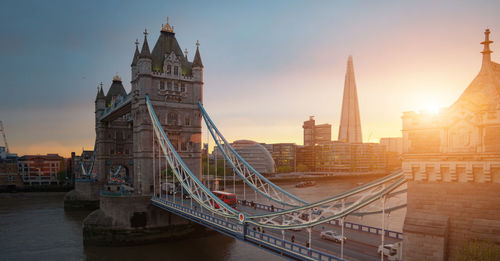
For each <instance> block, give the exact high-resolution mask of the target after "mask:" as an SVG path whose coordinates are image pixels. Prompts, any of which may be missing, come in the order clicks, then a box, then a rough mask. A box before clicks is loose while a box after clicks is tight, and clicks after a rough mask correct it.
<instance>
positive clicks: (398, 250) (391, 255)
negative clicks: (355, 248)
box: [377, 242, 403, 261]
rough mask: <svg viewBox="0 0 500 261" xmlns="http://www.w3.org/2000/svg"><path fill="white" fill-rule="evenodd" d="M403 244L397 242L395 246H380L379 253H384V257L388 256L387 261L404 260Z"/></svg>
mask: <svg viewBox="0 0 500 261" xmlns="http://www.w3.org/2000/svg"><path fill="white" fill-rule="evenodd" d="M402 246H403V243H402V242H397V243H394V244H386V245H383V246H382V245H380V246H378V251H377V252H378V253H379V254H380V253H382V251H383V252H384V256H387V260H389V261H397V260H402V259H403V249H402Z"/></svg>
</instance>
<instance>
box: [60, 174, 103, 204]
mask: <svg viewBox="0 0 500 261" xmlns="http://www.w3.org/2000/svg"><path fill="white" fill-rule="evenodd" d="M100 189H101V185H100V184H99V183H97V182H92V181H91V180H84V181H75V189H73V190H71V191H70V192H68V193H66V195H65V196H64V210H94V209H98V208H99V190H100Z"/></svg>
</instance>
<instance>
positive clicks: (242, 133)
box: [0, 1, 500, 157]
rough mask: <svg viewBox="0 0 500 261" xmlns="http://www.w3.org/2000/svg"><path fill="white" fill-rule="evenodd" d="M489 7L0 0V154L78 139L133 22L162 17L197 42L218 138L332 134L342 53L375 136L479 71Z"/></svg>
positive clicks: (70, 144) (71, 145)
mask: <svg viewBox="0 0 500 261" xmlns="http://www.w3.org/2000/svg"><path fill="white" fill-rule="evenodd" d="M498 10H500V3H499V2H498V1H440V2H437V1H415V2H413V1H412V2H410V1H408V2H398V1H377V2H374V1H349V2H347V1H346V2H335V1H315V2H313V4H311V3H310V2H303V1H272V2H267V1H252V2H246V1H217V2H215V3H212V2H204V1H150V2H147V3H143V2H137V1H106V2H105V3H102V2H97V1H85V2H76V1H75V2H68V1H50V2H49V1H43V2H41V1H6V2H5V3H3V8H2V9H1V10H0V14H1V15H0V23H1V25H0V33H1V35H2V37H1V38H0V55H1V57H2V59H0V76H1V79H2V83H1V84H0V90H1V95H0V120H2V121H3V123H4V127H5V130H6V133H7V139H8V142H9V147H10V150H11V152H13V153H18V154H20V155H23V154H46V153H59V154H60V155H63V156H66V157H67V156H69V154H70V152H71V151H75V152H76V153H77V154H79V153H81V150H82V148H85V149H92V147H93V144H94V137H95V131H94V99H95V95H96V87H97V85H98V84H99V82H101V81H102V82H103V83H104V91H105V92H107V90H108V88H109V86H110V85H111V81H112V78H113V76H114V75H115V73H116V72H118V73H119V75H120V76H121V78H122V79H123V83H124V86H125V89H126V90H127V91H130V63H131V61H132V56H133V51H134V48H135V45H134V42H135V39H136V38H138V39H139V41H140V42H141V45H142V38H143V35H142V32H143V31H144V28H147V29H148V32H150V34H149V37H148V41H149V44H150V47H151V48H153V46H154V43H155V42H156V39H157V38H158V35H159V32H160V29H161V24H162V23H165V20H166V17H167V16H169V17H170V23H171V24H172V25H174V26H175V33H176V38H177V40H178V42H179V44H180V46H181V48H182V49H183V50H184V48H187V49H188V51H189V53H188V56H189V59H190V60H192V58H193V55H194V51H195V43H196V41H197V40H199V41H200V53H201V58H202V60H203V64H204V66H205V68H204V83H205V85H204V104H205V108H206V109H207V110H208V112H209V114H210V115H211V117H212V119H213V120H214V122H215V124H217V126H218V128H219V129H220V130H221V131H222V133H223V134H224V135H225V136H226V138H228V140H230V141H234V140H238V139H250V140H255V141H258V142H266V143H275V142H295V143H297V144H302V123H303V121H305V120H307V119H308V118H309V116H310V115H314V116H315V119H316V122H317V123H319V124H321V123H329V124H332V125H333V126H332V138H333V139H336V137H337V136H338V127H339V122H340V111H341V106H342V104H341V102H342V91H343V86H344V76H345V72H346V64H347V57H348V56H349V55H352V56H353V61H354V72H355V77H356V85H357V92H358V98H359V110H360V115H361V126H362V133H363V140H364V141H365V142H378V140H379V138H381V137H397V136H401V116H402V113H403V112H404V111H412V110H413V111H419V110H424V109H433V108H438V107H446V106H449V105H451V104H452V103H453V102H454V101H455V100H456V99H457V98H458V97H459V95H460V94H461V93H462V92H463V90H465V88H466V87H467V85H468V84H469V83H470V82H471V81H472V79H473V77H474V76H475V75H476V74H477V73H478V71H479V69H480V64H481V54H480V51H481V50H482V46H481V45H480V44H479V43H480V42H481V41H482V40H483V38H484V35H483V32H484V29H486V27H489V28H490V29H491V31H492V33H491V40H493V41H494V42H495V43H493V44H492V50H493V54H492V60H494V61H497V62H498V61H500V59H499V58H497V57H499V56H498V52H500V48H497V45H498V43H499V42H500V19H498ZM204 134H206V132H204ZM203 142H206V137H204V138H203ZM210 144H211V145H210V147H212V146H213V142H212V141H211V142H210ZM0 146H3V140H0Z"/></svg>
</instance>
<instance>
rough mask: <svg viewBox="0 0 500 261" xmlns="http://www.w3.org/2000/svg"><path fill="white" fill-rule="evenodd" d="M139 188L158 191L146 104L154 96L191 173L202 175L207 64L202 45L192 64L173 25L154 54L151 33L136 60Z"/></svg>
mask: <svg viewBox="0 0 500 261" xmlns="http://www.w3.org/2000/svg"><path fill="white" fill-rule="evenodd" d="M131 67H132V78H131V79H132V81H131V83H132V108H131V116H132V120H133V140H134V144H133V155H134V171H133V172H134V180H135V182H134V188H135V191H136V193H137V194H140V195H149V194H150V193H152V191H153V187H152V186H153V183H154V182H153V176H152V173H153V170H152V165H153V162H152V156H153V155H152V140H153V136H152V135H153V132H152V124H151V119H150V116H149V114H148V110H147V107H146V104H145V97H146V94H147V95H148V96H149V98H150V100H151V102H152V104H153V107H154V109H155V112H156V115H157V117H158V119H159V121H160V123H161V124H162V126H163V128H164V130H165V132H166V133H167V136H168V138H169V139H170V141H171V142H172V144H173V146H174V148H175V149H176V151H177V152H178V153H179V155H180V156H181V158H182V159H183V160H184V162H185V163H186V164H187V166H188V167H189V168H190V169H191V171H192V172H193V173H194V174H196V175H198V177H201V113H200V111H199V109H198V101H201V100H202V98H203V97H202V93H203V63H202V61H201V56H200V51H199V44H198V43H197V47H196V53H195V56H194V59H193V61H192V62H189V61H188V53H187V49H186V51H185V52H184V53H183V52H182V50H181V48H180V46H179V44H178V42H177V40H176V38H175V33H174V28H173V26H171V25H170V24H169V23H168V20H167V24H165V25H164V26H162V30H161V32H160V36H159V37H158V40H157V41H156V44H155V46H154V47H153V51H152V52H150V50H149V45H148V41H147V32H146V31H145V32H144V42H143V44H142V49H141V52H140V53H139V52H138V48H137V47H136V52H135V54H134V59H133V61H132V65H131Z"/></svg>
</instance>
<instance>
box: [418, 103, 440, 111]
mask: <svg viewBox="0 0 500 261" xmlns="http://www.w3.org/2000/svg"><path fill="white" fill-rule="evenodd" d="M440 109H441V106H439V104H438V103H437V102H436V101H432V100H426V101H425V102H423V103H422V106H421V107H420V110H421V111H424V112H427V113H432V114H438V113H439V110H440Z"/></svg>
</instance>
